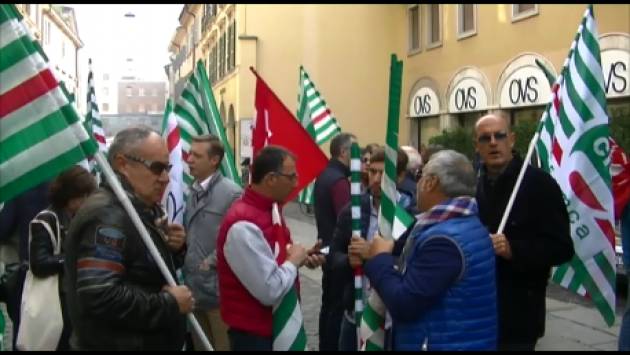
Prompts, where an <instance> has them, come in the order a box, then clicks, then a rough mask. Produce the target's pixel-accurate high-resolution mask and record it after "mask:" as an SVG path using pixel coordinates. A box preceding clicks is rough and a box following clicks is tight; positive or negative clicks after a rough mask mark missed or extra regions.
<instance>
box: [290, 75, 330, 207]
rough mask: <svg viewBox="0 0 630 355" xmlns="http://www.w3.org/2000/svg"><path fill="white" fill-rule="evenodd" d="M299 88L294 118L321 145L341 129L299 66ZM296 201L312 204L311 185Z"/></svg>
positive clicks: (313, 84)
mask: <svg viewBox="0 0 630 355" xmlns="http://www.w3.org/2000/svg"><path fill="white" fill-rule="evenodd" d="M299 86H300V92H299V94H298V110H297V114H296V117H297V119H298V120H300V123H301V124H302V127H304V128H305V129H306V131H307V132H308V134H309V135H310V136H311V137H312V138H313V139H314V140H315V143H316V144H317V145H322V144H324V143H326V142H328V141H329V140H330V139H332V138H333V137H334V136H335V135H337V134H338V133H340V132H341V127H339V124H338V123H337V119H336V118H335V116H333V114H332V112H331V111H330V108H329V107H328V105H327V104H326V101H324V98H323V97H322V95H321V94H320V93H319V91H318V90H317V89H316V88H315V83H313V81H312V80H311V78H310V77H309V76H308V74H307V73H306V70H305V69H304V67H303V66H300V83H299ZM298 201H300V202H301V203H304V204H307V205H312V204H313V201H314V200H313V184H312V183H311V184H309V185H308V186H307V187H306V188H305V189H304V190H302V192H300V195H299V197H298Z"/></svg>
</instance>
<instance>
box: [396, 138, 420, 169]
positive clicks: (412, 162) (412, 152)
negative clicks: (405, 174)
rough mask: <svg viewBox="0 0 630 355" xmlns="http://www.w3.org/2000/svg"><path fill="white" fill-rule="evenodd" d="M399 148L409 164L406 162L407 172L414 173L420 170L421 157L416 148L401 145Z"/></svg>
mask: <svg viewBox="0 0 630 355" xmlns="http://www.w3.org/2000/svg"><path fill="white" fill-rule="evenodd" d="M400 148H401V149H402V150H404V151H405V153H407V157H408V158H409V162H407V171H410V172H413V173H415V172H416V171H418V169H420V168H422V156H421V155H420V153H419V152H418V150H416V148H414V147H412V146H410V145H403V146H402V147H400Z"/></svg>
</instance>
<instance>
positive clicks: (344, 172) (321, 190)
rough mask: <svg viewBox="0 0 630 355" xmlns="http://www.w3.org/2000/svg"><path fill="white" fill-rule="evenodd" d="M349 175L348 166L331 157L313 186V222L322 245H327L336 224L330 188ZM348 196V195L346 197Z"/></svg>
mask: <svg viewBox="0 0 630 355" xmlns="http://www.w3.org/2000/svg"><path fill="white" fill-rule="evenodd" d="M349 175H350V170H349V169H348V167H346V166H345V165H343V164H342V163H341V162H340V161H339V160H337V159H334V158H333V159H331V160H330V161H329V162H328V166H326V169H325V170H324V171H323V172H322V173H321V175H319V177H318V178H317V180H316V181H315V186H314V188H313V197H314V199H315V201H314V205H315V206H314V207H315V222H316V224H317V239H321V240H322V243H323V245H325V246H326V245H329V244H330V241H331V240H332V236H333V231H334V230H335V225H336V224H337V215H336V214H335V208H334V206H333V200H332V194H331V189H332V187H333V185H334V184H335V183H336V182H337V181H339V180H341V179H347V178H348V176H349ZM349 198H350V196H348V199H349Z"/></svg>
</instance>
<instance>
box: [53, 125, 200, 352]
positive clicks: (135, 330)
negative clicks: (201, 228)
mask: <svg viewBox="0 0 630 355" xmlns="http://www.w3.org/2000/svg"><path fill="white" fill-rule="evenodd" d="M168 158H169V154H168V149H167V147H166V143H165V141H164V140H163V139H162V138H161V137H160V136H159V135H158V134H157V133H156V132H153V131H151V130H150V129H149V128H145V127H137V128H129V129H126V130H123V131H121V132H120V133H118V135H117V136H116V138H115V140H114V142H113V143H112V146H111V147H110V149H109V161H110V163H111V164H112V167H113V168H114V170H115V171H116V173H117V174H118V177H119V179H120V180H121V182H122V184H123V186H124V188H125V190H126V192H127V195H128V196H129V198H130V200H131V202H132V204H133V206H134V208H135V209H136V211H137V212H138V214H139V216H140V219H141V220H142V222H143V224H144V225H145V227H146V229H147V231H148V232H149V234H150V236H151V239H152V240H153V243H155V245H156V247H157V249H158V250H159V252H160V254H161V256H162V258H163V259H164V261H165V263H166V265H167V266H168V269H169V271H170V272H171V275H172V276H173V277H174V278H175V269H176V267H177V266H178V265H181V261H182V260H183V259H182V256H183V253H182V252H183V249H184V248H183V246H184V240H185V235H184V230H183V227H182V226H180V225H164V224H163V223H162V222H161V221H162V220H163V217H164V215H163V211H162V210H161V208H160V207H159V205H158V203H159V201H160V197H161V195H162V193H163V191H164V189H165V188H166V185H167V184H168V181H169V178H168V170H169V163H168V161H169V160H168ZM65 267H66V270H65V271H66V276H67V277H66V284H65V285H64V286H65V287H66V293H67V296H68V306H69V307H68V310H69V313H70V317H71V319H72V326H73V333H72V337H71V339H70V345H71V347H72V348H73V349H80V350H181V349H182V347H183V345H184V340H185V331H186V324H185V322H186V318H185V314H186V313H189V312H190V311H191V310H192V308H193V304H194V299H193V298H192V294H191V292H190V290H189V289H188V288H187V287H186V286H176V287H171V286H168V285H167V283H166V281H165V279H164V277H163V276H162V274H161V272H160V271H159V269H158V266H157V264H156V263H155V262H154V261H153V258H152V256H151V255H150V253H149V250H148V248H147V247H146V246H145V244H144V242H143V240H142V238H141V237H140V235H139V233H138V232H137V230H136V228H135V226H134V225H133V223H132V221H131V218H130V217H129V215H128V214H127V213H126V212H125V210H124V209H123V207H122V205H121V203H120V201H119V200H118V198H117V197H116V196H115V195H114V193H113V192H112V189H111V187H110V186H108V184H106V183H105V184H102V186H101V189H99V190H98V191H97V192H96V193H95V194H93V195H92V196H91V197H90V198H89V199H88V200H87V201H86V202H85V204H84V205H83V207H82V209H81V210H80V211H79V213H77V215H76V216H75V218H74V219H73V221H72V223H71V225H70V228H69V231H68V239H67V242H66V264H65ZM175 279H176V278H175Z"/></svg>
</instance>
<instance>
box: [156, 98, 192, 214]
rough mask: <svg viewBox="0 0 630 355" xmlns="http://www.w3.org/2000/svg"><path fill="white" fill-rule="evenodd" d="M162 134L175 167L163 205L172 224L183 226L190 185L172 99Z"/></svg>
mask: <svg viewBox="0 0 630 355" xmlns="http://www.w3.org/2000/svg"><path fill="white" fill-rule="evenodd" d="M161 134H162V137H164V138H165V139H166V143H167V146H168V154H169V158H168V159H169V162H170V163H171V164H172V165H173V167H172V168H171V171H169V173H168V176H169V183H168V186H167V187H166V191H165V192H164V196H163V197H162V205H163V206H164V207H165V209H166V213H167V215H168V220H169V222H170V223H179V224H182V225H183V220H184V213H185V209H186V203H185V201H186V199H187V196H188V185H187V184H185V183H184V167H187V164H185V163H184V157H183V154H182V142H181V139H180V134H179V127H178V126H177V117H176V116H175V114H174V113H173V103H172V101H171V100H170V99H169V100H167V102H166V108H165V110H164V120H163V121H162V132H161Z"/></svg>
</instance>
